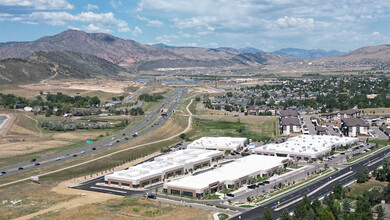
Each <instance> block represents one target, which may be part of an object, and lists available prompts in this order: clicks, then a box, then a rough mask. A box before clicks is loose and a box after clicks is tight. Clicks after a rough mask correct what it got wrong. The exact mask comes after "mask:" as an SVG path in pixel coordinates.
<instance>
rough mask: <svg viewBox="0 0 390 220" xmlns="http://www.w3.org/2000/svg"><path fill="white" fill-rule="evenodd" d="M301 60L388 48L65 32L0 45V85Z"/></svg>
mask: <svg viewBox="0 0 390 220" xmlns="http://www.w3.org/2000/svg"><path fill="white" fill-rule="evenodd" d="M335 55H336V56H335ZM313 58H314V59H313ZM301 59H310V60H311V62H318V63H321V62H330V63H332V62H333V63H337V62H350V61H354V62H360V61H363V62H366V61H367V59H368V60H371V61H372V60H374V61H375V60H380V61H381V62H390V46H389V45H379V46H372V47H364V48H360V49H358V50H355V51H352V52H350V53H347V54H343V53H342V52H339V51H325V50H303V49H295V48H286V49H281V50H277V51H274V52H272V53H267V52H262V51H261V50H258V49H256V48H251V47H247V48H241V49H234V48H228V47H222V48H202V47H175V46H169V45H165V44H156V45H143V44H140V43H137V42H135V41H133V40H125V39H121V38H118V37H114V36H112V35H109V34H104V33H86V32H83V31H79V30H67V31H64V32H62V33H59V34H57V35H54V36H46V37H42V38H40V39H38V40H35V41H31V42H6V43H0V83H17V82H24V81H33V82H36V81H39V80H41V79H45V78H66V77H74V78H86V77H113V76H114V77H115V76H117V75H118V74H119V73H121V72H123V73H126V72H127V73H137V72H139V71H153V70H156V69H161V68H199V67H205V68H208V67H212V68H248V67H250V68H258V67H262V66H264V65H269V64H275V65H279V64H284V63H289V62H290V63H294V62H296V61H300V60H301ZM23 80H24V81H23Z"/></svg>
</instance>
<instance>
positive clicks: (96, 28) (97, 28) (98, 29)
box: [83, 24, 111, 33]
mask: <svg viewBox="0 0 390 220" xmlns="http://www.w3.org/2000/svg"><path fill="white" fill-rule="evenodd" d="M83 29H84V30H86V31H88V32H103V33H110V32H111V30H110V29H107V28H104V27H102V26H99V25H95V24H89V25H88V26H83Z"/></svg>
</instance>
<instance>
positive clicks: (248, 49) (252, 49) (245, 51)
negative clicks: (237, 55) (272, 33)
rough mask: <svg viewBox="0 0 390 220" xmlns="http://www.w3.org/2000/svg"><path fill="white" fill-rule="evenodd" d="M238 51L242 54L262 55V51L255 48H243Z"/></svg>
mask: <svg viewBox="0 0 390 220" xmlns="http://www.w3.org/2000/svg"><path fill="white" fill-rule="evenodd" d="M238 50H239V51H241V52H244V53H259V52H260V53H262V52H263V51H262V50H259V49H257V48H254V47H244V48H240V49H238Z"/></svg>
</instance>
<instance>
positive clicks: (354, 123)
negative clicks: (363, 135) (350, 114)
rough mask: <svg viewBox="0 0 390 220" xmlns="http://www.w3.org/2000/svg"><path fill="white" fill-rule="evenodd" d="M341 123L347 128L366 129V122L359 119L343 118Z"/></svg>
mask: <svg viewBox="0 0 390 220" xmlns="http://www.w3.org/2000/svg"><path fill="white" fill-rule="evenodd" d="M341 121H342V122H343V123H344V125H346V126H348V127H355V126H360V127H368V125H367V124H366V122H365V121H364V120H363V119H361V118H344V119H342V120H341Z"/></svg>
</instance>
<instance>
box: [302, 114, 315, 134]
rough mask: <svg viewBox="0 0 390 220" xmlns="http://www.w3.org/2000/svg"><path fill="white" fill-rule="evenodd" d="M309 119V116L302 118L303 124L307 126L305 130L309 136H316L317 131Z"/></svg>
mask: <svg viewBox="0 0 390 220" xmlns="http://www.w3.org/2000/svg"><path fill="white" fill-rule="evenodd" d="M310 117H311V115H306V116H304V117H303V122H304V123H305V125H306V126H307V129H308V131H309V134H310V135H317V131H316V129H315V127H314V124H313V123H312V122H311V120H310Z"/></svg>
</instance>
